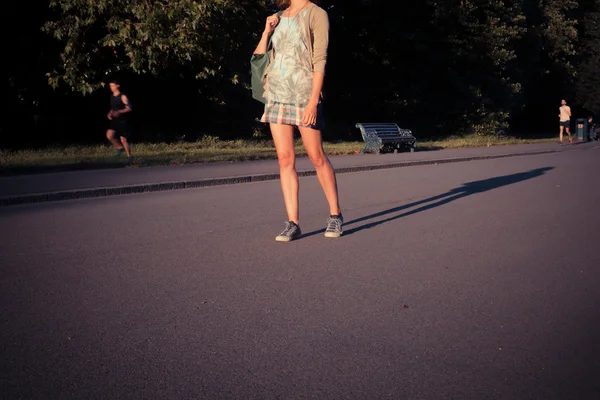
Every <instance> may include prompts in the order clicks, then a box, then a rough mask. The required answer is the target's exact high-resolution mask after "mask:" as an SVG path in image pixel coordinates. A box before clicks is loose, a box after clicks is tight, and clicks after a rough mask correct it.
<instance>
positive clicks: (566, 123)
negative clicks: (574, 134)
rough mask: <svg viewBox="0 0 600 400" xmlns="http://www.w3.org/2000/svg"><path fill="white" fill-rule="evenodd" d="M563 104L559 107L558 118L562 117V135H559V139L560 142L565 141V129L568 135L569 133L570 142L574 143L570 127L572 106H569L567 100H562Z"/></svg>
mask: <svg viewBox="0 0 600 400" xmlns="http://www.w3.org/2000/svg"><path fill="white" fill-rule="evenodd" d="M560 103H561V106H560V107H559V109H558V111H559V114H558V118H559V119H560V135H559V141H560V144H562V142H563V130H566V132H567V135H569V144H573V140H572V139H571V131H570V130H569V129H570V125H571V107H569V106H568V105H567V101H566V100H561V102H560Z"/></svg>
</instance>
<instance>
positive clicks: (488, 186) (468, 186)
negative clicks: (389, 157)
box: [302, 167, 554, 237]
mask: <svg viewBox="0 0 600 400" xmlns="http://www.w3.org/2000/svg"><path fill="white" fill-rule="evenodd" d="M552 169H554V167H544V168H538V169H534V170H531V171H527V172H520V173H518V174H511V175H504V176H498V177H495V178H490V179H484V180H481V181H473V182H468V183H463V184H462V185H461V186H459V187H457V188H455V189H452V190H450V191H448V192H446V193H443V194H440V195H437V196H432V197H429V198H426V199H423V200H419V201H415V202H413V203H409V204H404V205H401V206H398V207H394V208H390V209H388V210H384V211H380V212H377V213H374V214H370V215H365V216H364V217H360V218H356V219H353V220H351V221H347V222H346V223H345V224H344V225H345V226H348V225H350V224H357V223H360V222H365V221H369V220H372V219H374V218H378V217H382V216H385V215H389V214H394V213H397V212H400V211H403V210H406V209H409V208H412V207H416V206H420V205H423V204H426V203H431V202H433V203H431V204H426V205H423V206H422V207H419V208H417V209H414V210H411V211H408V212H405V213H402V214H398V215H394V216H391V217H389V218H386V219H383V220H379V221H373V222H369V223H366V224H364V225H360V226H357V227H355V228H351V229H348V230H344V236H348V235H352V234H353V233H356V232H358V231H362V230H364V229H370V228H373V227H375V226H378V225H381V224H384V223H386V222H390V221H393V220H396V219H398V218H403V217H407V216H409V215H413V214H416V213H420V212H423V211H427V210H430V209H432V208H435V207H439V206H443V205H444V204H448V203H450V202H452V201H455V200H458V199H461V198H463V197H467V196H470V195H472V194H476V193H483V192H487V191H489V190H493V189H497V188H500V187H503V186H508V185H512V184H514V183H518V182H522V181H526V180H529V179H532V178H536V177H538V176H541V175H543V174H545V173H546V172H548V171H550V170H552ZM324 231H325V230H324V229H321V230H319V231H314V232H310V233H307V234H305V235H302V237H308V236H312V235H316V234H319V233H322V232H324Z"/></svg>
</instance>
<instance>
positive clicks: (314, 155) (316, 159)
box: [308, 149, 327, 168]
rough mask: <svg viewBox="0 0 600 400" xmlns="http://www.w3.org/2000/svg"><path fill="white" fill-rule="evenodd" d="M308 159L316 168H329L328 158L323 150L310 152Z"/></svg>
mask: <svg viewBox="0 0 600 400" xmlns="http://www.w3.org/2000/svg"><path fill="white" fill-rule="evenodd" d="M308 158H309V159H310V161H311V162H312V163H313V165H314V166H315V168H322V167H325V166H327V156H326V155H325V153H324V152H323V150H322V149H319V150H315V151H311V152H309V153H308Z"/></svg>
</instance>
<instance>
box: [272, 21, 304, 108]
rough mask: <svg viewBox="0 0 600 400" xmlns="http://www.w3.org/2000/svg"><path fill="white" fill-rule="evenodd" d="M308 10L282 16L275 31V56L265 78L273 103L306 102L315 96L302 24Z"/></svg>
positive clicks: (273, 39)
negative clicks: (301, 21) (313, 94)
mask: <svg viewBox="0 0 600 400" xmlns="http://www.w3.org/2000/svg"><path fill="white" fill-rule="evenodd" d="M307 11H308V10H303V11H301V12H300V13H298V14H297V15H295V16H294V17H288V18H286V17H282V18H281V19H280V21H279V24H278V25H277V28H275V31H274V32H273V37H272V39H271V40H272V42H273V49H274V54H275V56H274V58H273V60H272V62H271V65H269V70H268V72H267V79H266V80H265V97H266V98H267V100H268V101H269V102H270V103H274V102H278V103H284V104H306V103H307V102H308V100H309V99H310V97H311V94H312V75H313V74H312V61H311V55H310V52H309V50H308V46H307V45H306V43H304V37H305V35H304V34H303V32H302V29H303V28H302V24H301V23H300V18H304V17H305V16H304V15H302V14H303V13H306V12H307ZM309 37H310V36H309Z"/></svg>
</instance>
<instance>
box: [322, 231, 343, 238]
mask: <svg viewBox="0 0 600 400" xmlns="http://www.w3.org/2000/svg"><path fill="white" fill-rule="evenodd" d="M340 236H342V233H337V232H325V237H326V238H339V237H340Z"/></svg>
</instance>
